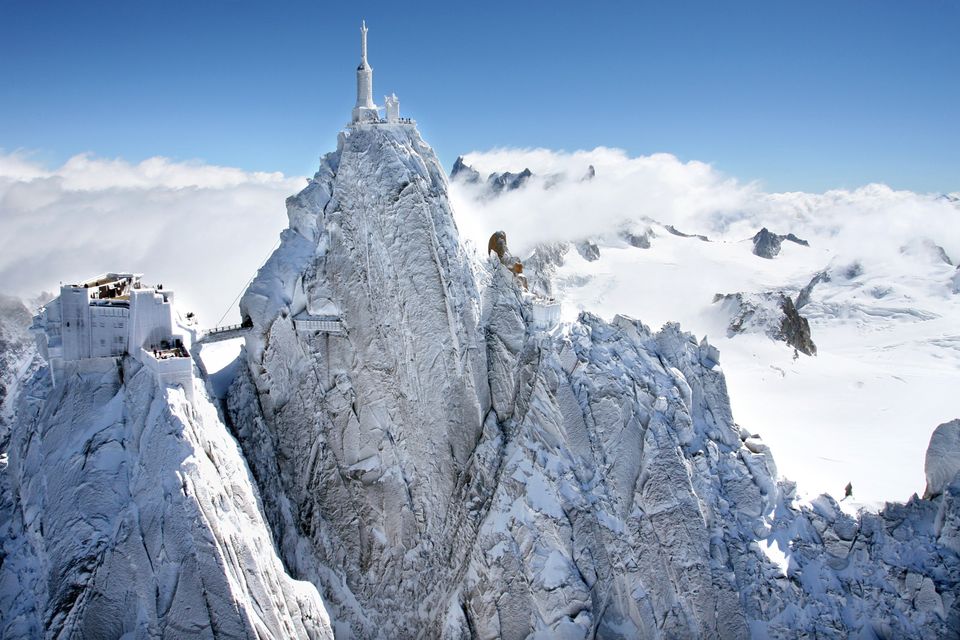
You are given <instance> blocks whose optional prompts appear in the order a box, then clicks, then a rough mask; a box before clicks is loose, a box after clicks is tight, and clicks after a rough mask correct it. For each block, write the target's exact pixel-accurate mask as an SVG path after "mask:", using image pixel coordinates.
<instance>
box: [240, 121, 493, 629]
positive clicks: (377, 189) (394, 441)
mask: <svg viewBox="0 0 960 640" xmlns="http://www.w3.org/2000/svg"><path fill="white" fill-rule="evenodd" d="M288 210H289V214H290V221H291V229H290V230H289V231H288V232H286V234H285V235H284V237H283V241H282V243H281V246H280V247H279V248H278V250H277V251H276V252H275V254H274V255H273V256H272V257H271V258H270V259H269V260H268V262H267V264H266V265H265V266H264V267H263V269H262V270H261V271H260V273H259V275H258V276H257V278H256V279H255V281H254V282H253V283H252V285H251V286H250V288H249V290H248V292H247V293H246V294H245V295H244V297H243V299H242V301H241V311H242V313H243V314H244V315H245V316H247V317H249V318H251V320H252V321H253V325H254V332H253V336H252V337H251V338H250V339H248V343H247V349H246V354H247V359H248V364H249V370H250V373H251V381H252V383H253V385H254V386H255V388H256V391H257V394H258V397H259V404H260V405H261V406H262V408H263V419H264V421H265V424H266V428H267V429H268V430H269V438H261V437H260V435H259V434H257V433H256V431H257V429H256V428H251V427H249V424H250V423H249V416H246V415H243V412H244V411H245V409H244V406H245V405H246V404H247V401H246V400H242V399H241V400H238V399H237V394H238V393H244V392H243V390H242V389H240V388H237V389H235V392H234V394H233V400H232V404H231V406H233V407H235V408H236V409H237V410H238V411H239V412H240V414H239V415H237V416H236V418H235V419H236V422H237V424H238V429H239V430H240V431H241V433H250V434H251V435H252V436H254V437H256V438H258V439H261V440H266V441H267V442H259V446H266V447H268V453H266V452H264V451H263V450H261V451H260V453H257V451H255V450H254V451H251V456H252V457H253V458H254V459H258V460H263V461H264V462H265V463H266V464H267V465H268V466H269V467H270V468H269V469H262V470H260V471H259V472H258V473H261V474H263V475H265V476H272V475H273V476H276V477H277V478H279V483H278V486H280V487H281V488H282V491H283V495H284V498H285V499H286V500H288V501H289V503H290V504H289V507H290V514H291V517H292V519H293V523H292V524H294V525H295V527H294V528H295V529H296V531H297V532H299V534H301V535H303V536H304V537H305V538H306V540H307V542H308V546H309V547H310V549H311V551H313V552H316V553H318V554H319V557H320V558H321V562H322V563H323V564H329V565H331V566H332V567H333V568H334V570H335V571H338V572H341V573H342V574H343V575H345V577H346V582H347V586H348V589H349V592H350V593H351V595H350V596H349V597H346V598H347V600H350V601H352V600H353V598H356V599H357V601H358V602H359V603H360V606H361V608H362V609H363V610H364V611H366V610H367V609H373V610H378V611H383V612H388V611H390V612H393V617H392V618H377V620H376V622H377V625H378V626H379V625H381V624H383V625H388V626H385V627H382V629H383V632H384V633H386V634H387V635H390V634H391V633H394V634H396V633H401V632H403V630H404V629H406V628H408V627H404V626H402V625H403V624H405V623H404V622H403V618H404V616H416V615H417V614H416V610H417V608H418V607H420V606H421V604H420V602H419V600H420V599H421V598H423V597H425V594H427V593H428V592H429V591H431V590H432V589H433V588H434V587H435V584H436V581H437V577H436V575H435V573H434V572H436V571H439V570H440V568H441V567H442V566H443V565H444V564H445V563H446V562H447V560H446V556H447V555H448V554H450V553H453V552H454V550H452V549H451V548H450V546H449V545H450V544H451V542H452V537H451V534H450V531H451V530H453V529H455V528H457V527H458V526H460V524H459V523H458V522H456V521H455V520H453V519H452V517H453V514H454V513H455V512H456V510H458V509H459V504H457V492H458V485H459V484H460V483H462V481H463V478H464V475H465V473H466V469H467V466H468V464H469V463H470V461H471V454H472V452H473V450H474V448H475V446H476V444H477V441H478V439H479V438H480V435H481V431H482V425H483V419H484V416H485V414H486V412H487V409H488V406H489V398H488V396H489V393H488V385H487V382H486V372H485V362H484V354H483V352H482V350H481V343H482V338H481V335H480V333H479V324H478V323H479V296H478V293H477V290H476V285H475V283H474V278H473V273H472V271H471V266H470V263H469V262H468V260H467V257H466V255H465V254H464V252H463V249H462V248H461V246H460V243H459V239H458V237H457V231H456V228H455V226H454V223H453V218H452V214H451V212H450V208H449V204H448V202H447V197H446V181H445V178H444V176H443V172H442V169H441V167H440V166H439V164H438V163H437V161H436V158H435V156H434V155H433V152H432V150H430V148H429V147H428V146H427V145H426V144H425V143H424V142H423V141H422V140H421V139H420V137H419V134H418V133H417V132H416V130H415V129H413V128H412V127H409V126H403V125H397V126H392V125H389V126H387V125H385V126H377V127H367V128H357V129H354V130H351V131H349V132H345V133H344V134H342V135H341V139H340V143H339V148H338V150H337V151H336V152H335V153H332V154H329V155H327V156H326V157H325V158H324V160H323V163H322V165H321V168H320V171H319V172H318V173H317V175H316V176H315V178H314V179H313V181H311V183H310V184H309V185H308V186H307V188H306V189H304V190H303V191H302V192H301V193H300V194H298V195H297V196H295V197H293V198H290V199H289V200H288ZM303 314H308V315H311V316H314V317H316V316H337V317H339V318H340V319H341V321H342V323H343V326H344V330H345V333H344V334H343V335H337V334H328V333H314V332H302V331H301V332H299V333H298V332H297V330H296V325H295V318H298V317H303ZM239 386H241V385H239V383H238V387H239ZM244 397H247V396H244ZM245 420H246V421H245ZM457 552H458V553H459V552H460V551H459V550H458V551H457ZM301 564H303V563H299V562H297V565H298V566H299V565H301ZM308 564H309V563H308ZM303 570H304V572H305V574H308V573H309V570H308V569H303ZM331 589H332V588H331ZM330 597H332V598H335V599H336V598H337V597H338V596H337V594H336V593H333V591H332V590H331V591H330ZM344 606H346V605H344ZM394 624H397V625H400V626H396V627H393V626H389V625H394ZM358 633H359V631H358Z"/></svg>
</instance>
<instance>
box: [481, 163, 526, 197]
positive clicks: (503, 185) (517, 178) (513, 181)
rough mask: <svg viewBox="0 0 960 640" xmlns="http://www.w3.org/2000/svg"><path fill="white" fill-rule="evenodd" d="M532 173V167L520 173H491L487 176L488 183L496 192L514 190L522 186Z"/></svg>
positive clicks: (491, 189) (493, 191)
mask: <svg viewBox="0 0 960 640" xmlns="http://www.w3.org/2000/svg"><path fill="white" fill-rule="evenodd" d="M532 175H533V172H531V171H530V169H524V170H523V171H521V172H520V173H510V172H509V171H507V172H504V173H491V174H490V175H489V176H488V177H487V185H488V186H489V187H490V191H491V192H492V193H494V194H499V193H503V192H504V191H513V190H514V189H519V188H520V187H522V186H523V185H524V183H526V181H527V180H529V179H530V176H532Z"/></svg>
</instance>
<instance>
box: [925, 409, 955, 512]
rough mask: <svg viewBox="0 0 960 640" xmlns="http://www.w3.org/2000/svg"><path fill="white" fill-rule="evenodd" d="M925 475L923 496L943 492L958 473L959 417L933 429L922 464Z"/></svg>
mask: <svg viewBox="0 0 960 640" xmlns="http://www.w3.org/2000/svg"><path fill="white" fill-rule="evenodd" d="M923 470H924V473H926V476H927V489H926V491H924V494H923V495H924V497H927V498H930V497H933V496H938V495H940V494H941V493H943V491H944V489H946V488H947V486H948V485H949V484H950V483H951V482H953V479H954V478H955V477H956V475H957V474H958V473H960V419H958V420H951V421H950V422H945V423H943V424H941V425H940V426H939V427H937V428H936V429H934V431H933V434H932V435H931V436H930V444H929V446H927V457H926V460H925V461H924V464H923Z"/></svg>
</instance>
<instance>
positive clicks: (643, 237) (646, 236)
mask: <svg viewBox="0 0 960 640" xmlns="http://www.w3.org/2000/svg"><path fill="white" fill-rule="evenodd" d="M620 237H621V238H623V239H624V240H626V241H627V244H629V245H630V246H631V247H637V248H638V249H649V248H650V240H651V238H653V229H647V230H646V231H644V232H643V233H641V234H636V233H634V232H632V231H630V230H629V229H624V230H622V231H621V232H620Z"/></svg>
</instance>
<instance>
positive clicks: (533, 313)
mask: <svg viewBox="0 0 960 640" xmlns="http://www.w3.org/2000/svg"><path fill="white" fill-rule="evenodd" d="M490 254H496V256H497V259H498V260H499V261H500V264H502V265H503V266H505V267H506V268H507V269H509V270H510V271H511V272H512V273H513V275H514V277H515V278H516V279H517V282H518V283H519V284H520V286H521V287H523V292H524V295H523V298H524V300H525V301H526V302H527V303H529V305H530V319H531V324H532V326H533V328H534V329H537V330H539V331H549V330H550V329H553V328H554V327H555V326H557V324H558V323H559V322H560V301H559V300H556V299H555V298H552V297H545V296H541V295H537V294H535V293H530V292H529V290H528V287H527V279H526V277H525V276H524V275H523V263H522V262H520V259H519V258H517V257H516V256H513V255H511V254H510V250H509V249H508V248H507V234H506V232H504V231H497V232H495V233H494V234H493V235H491V236H490V240H489V241H488V242H487V255H488V256H489V255H490Z"/></svg>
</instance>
